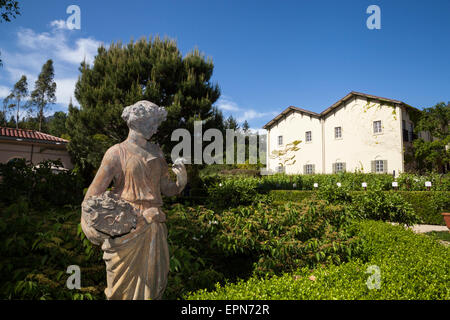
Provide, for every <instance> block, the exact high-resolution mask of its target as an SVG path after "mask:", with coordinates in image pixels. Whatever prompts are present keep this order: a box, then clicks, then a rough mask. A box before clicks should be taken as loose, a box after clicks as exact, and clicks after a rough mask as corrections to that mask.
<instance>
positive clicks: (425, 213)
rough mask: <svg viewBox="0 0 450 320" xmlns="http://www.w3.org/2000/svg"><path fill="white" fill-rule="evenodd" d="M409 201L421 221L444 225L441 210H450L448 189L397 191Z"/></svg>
mask: <svg viewBox="0 0 450 320" xmlns="http://www.w3.org/2000/svg"><path fill="white" fill-rule="evenodd" d="M398 194H399V195H400V196H401V197H402V198H403V199H405V200H406V201H407V202H409V203H410V204H411V205H412V207H413V208H414V211H415V212H416V215H417V216H418V217H419V218H420V222H421V223H426V224H440V225H445V222H444V219H443V218H442V215H441V213H442V212H450V192H448V191H431V192H426V191H398Z"/></svg>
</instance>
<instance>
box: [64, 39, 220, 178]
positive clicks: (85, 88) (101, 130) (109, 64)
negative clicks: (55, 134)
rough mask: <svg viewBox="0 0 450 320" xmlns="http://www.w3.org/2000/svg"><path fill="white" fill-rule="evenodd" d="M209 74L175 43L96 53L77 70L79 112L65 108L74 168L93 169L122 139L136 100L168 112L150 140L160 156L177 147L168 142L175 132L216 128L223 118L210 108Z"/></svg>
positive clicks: (205, 63) (213, 92)
mask: <svg viewBox="0 0 450 320" xmlns="http://www.w3.org/2000/svg"><path fill="white" fill-rule="evenodd" d="M213 68H214V65H213V63H212V61H211V59H207V58H205V57H204V55H203V54H201V53H200V52H199V51H198V50H193V51H192V52H191V53H189V54H187V55H186V56H185V57H182V55H181V52H180V51H179V49H178V48H177V45H176V43H175V41H173V40H169V39H164V40H161V39H160V38H159V37H155V38H153V39H152V38H150V39H149V40H148V41H147V40H146V39H145V38H143V39H141V40H139V41H137V42H130V43H129V44H128V45H123V44H122V43H112V44H111V45H110V46H109V47H108V48H105V47H100V48H99V49H98V53H97V56H96V57H95V61H94V63H93V65H92V66H90V65H87V64H86V63H82V65H81V67H80V72H81V75H80V78H79V80H78V82H77V84H76V88H75V97H76V99H77V100H78V101H79V103H80V107H79V108H76V107H72V108H69V117H68V120H67V127H68V128H69V135H70V144H69V146H68V149H69V151H70V152H71V153H72V154H73V156H74V159H75V162H76V164H78V165H79V166H80V168H81V169H82V170H90V171H93V170H94V169H95V168H98V166H99V164H100V161H101V158H102V156H103V154H104V152H105V151H106V149H107V148H109V147H110V146H112V145H114V144H116V143H119V142H121V141H123V140H124V139H125V138H126V137H127V134H128V128H127V125H126V123H125V121H123V120H122V118H121V114H122V111H123V109H124V108H125V107H126V106H129V105H131V104H134V103H136V102H137V101H139V100H149V101H152V102H154V103H156V104H157V105H159V106H164V107H165V108H166V110H167V112H168V115H167V120H166V121H165V122H164V123H163V124H162V125H161V126H160V128H159V130H158V133H157V135H156V136H155V137H154V138H155V140H156V141H157V142H158V143H159V144H160V145H161V147H162V149H163V151H164V152H165V154H170V151H171V150H172V147H173V146H174V145H175V144H177V143H178V142H177V141H176V142H175V141H171V135H172V132H173V131H174V130H175V129H177V128H186V129H188V130H190V132H193V124H194V121H195V120H205V122H206V123H205V124H204V125H203V129H204V130H206V129H208V128H210V127H216V128H220V127H221V126H222V125H223V123H222V121H223V119H222V115H221V113H220V112H219V111H218V110H217V109H214V108H212V104H214V102H215V101H216V100H217V99H218V97H219V95H220V90H219V87H218V85H214V84H212V83H211V76H212V73H213Z"/></svg>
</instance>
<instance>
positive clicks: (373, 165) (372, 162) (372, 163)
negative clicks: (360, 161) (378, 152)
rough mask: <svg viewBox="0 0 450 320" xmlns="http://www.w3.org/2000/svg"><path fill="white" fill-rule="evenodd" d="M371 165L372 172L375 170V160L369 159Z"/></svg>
mask: <svg viewBox="0 0 450 320" xmlns="http://www.w3.org/2000/svg"><path fill="white" fill-rule="evenodd" d="M370 163H371V165H372V173H375V172H376V167H375V160H373V161H370Z"/></svg>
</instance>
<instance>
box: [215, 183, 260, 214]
mask: <svg viewBox="0 0 450 320" xmlns="http://www.w3.org/2000/svg"><path fill="white" fill-rule="evenodd" d="M256 188H257V183H256V181H255V180H251V179H242V180H240V179H225V180H222V181H221V182H216V183H215V184H214V185H212V186H211V187H209V188H208V195H209V199H208V200H209V201H210V203H211V205H212V206H213V207H216V208H217V207H218V208H231V207H237V206H240V205H250V204H252V203H254V202H255V201H256V200H257V199H259V198H260V196H261V195H260V194H259V193H258V191H257V189H256Z"/></svg>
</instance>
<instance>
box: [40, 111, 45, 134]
mask: <svg viewBox="0 0 450 320" xmlns="http://www.w3.org/2000/svg"><path fill="white" fill-rule="evenodd" d="M43 113H44V112H43V108H41V109H40V110H39V131H41V128H42V116H43Z"/></svg>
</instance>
